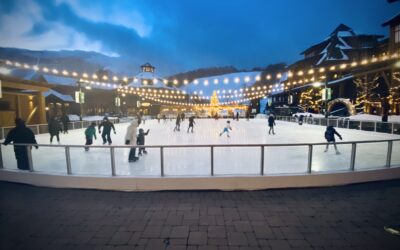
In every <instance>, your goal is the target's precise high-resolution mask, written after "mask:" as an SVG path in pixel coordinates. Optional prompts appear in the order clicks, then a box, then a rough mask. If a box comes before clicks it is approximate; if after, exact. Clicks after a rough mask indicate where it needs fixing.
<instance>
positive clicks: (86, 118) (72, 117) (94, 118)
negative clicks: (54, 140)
mask: <svg viewBox="0 0 400 250" xmlns="http://www.w3.org/2000/svg"><path fill="white" fill-rule="evenodd" d="M68 117H69V120H70V121H79V116H78V115H68ZM107 117H108V119H117V118H118V117H112V116H107ZM103 118H104V116H100V115H93V116H84V117H82V120H83V121H101V120H103Z"/></svg>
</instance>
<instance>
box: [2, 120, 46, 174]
mask: <svg viewBox="0 0 400 250" xmlns="http://www.w3.org/2000/svg"><path fill="white" fill-rule="evenodd" d="M10 142H13V143H28V144H37V142H36V139H35V134H34V133H33V132H32V130H31V129H29V128H27V127H26V126H25V121H24V120H22V119H21V118H16V119H15V128H13V129H11V130H10V132H8V134H7V137H6V140H5V141H4V142H3V145H8V144H10ZM35 148H36V149H38V148H39V147H38V146H37V145H36V146H35ZM27 150H31V147H29V149H27V146H17V145H14V153H15V158H16V159H17V167H18V169H21V170H29V159H28V152H27Z"/></svg>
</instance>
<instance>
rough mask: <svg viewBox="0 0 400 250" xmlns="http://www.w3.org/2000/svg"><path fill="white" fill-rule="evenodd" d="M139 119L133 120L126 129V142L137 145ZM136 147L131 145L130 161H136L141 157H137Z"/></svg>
mask: <svg viewBox="0 0 400 250" xmlns="http://www.w3.org/2000/svg"><path fill="white" fill-rule="evenodd" d="M138 125H139V124H138V121H137V120H136V119H135V120H133V121H132V122H131V124H130V125H129V126H128V128H127V129H126V135H125V144H126V145H133V146H136V130H137V127H138ZM135 155H136V147H131V150H130V151H129V159H128V160H129V162H135V161H137V160H139V157H136V156H135Z"/></svg>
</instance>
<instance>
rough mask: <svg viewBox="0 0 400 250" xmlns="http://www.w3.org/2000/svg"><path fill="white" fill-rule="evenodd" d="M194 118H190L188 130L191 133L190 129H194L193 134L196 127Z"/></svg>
mask: <svg viewBox="0 0 400 250" xmlns="http://www.w3.org/2000/svg"><path fill="white" fill-rule="evenodd" d="M194 124H195V122H194V116H191V117H189V127H188V129H187V132H188V133H189V129H190V128H192V133H193V127H194Z"/></svg>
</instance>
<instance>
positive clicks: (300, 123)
mask: <svg viewBox="0 0 400 250" xmlns="http://www.w3.org/2000/svg"><path fill="white" fill-rule="evenodd" d="M303 120H304V115H300V116H299V125H303Z"/></svg>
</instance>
